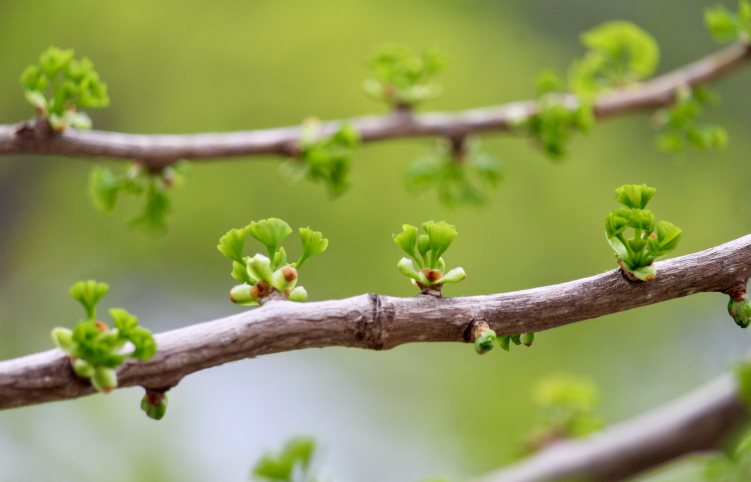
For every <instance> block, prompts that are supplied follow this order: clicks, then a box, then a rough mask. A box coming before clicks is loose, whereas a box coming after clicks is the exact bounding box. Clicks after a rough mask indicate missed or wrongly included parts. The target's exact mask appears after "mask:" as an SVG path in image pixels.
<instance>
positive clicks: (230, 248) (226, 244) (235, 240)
mask: <svg viewBox="0 0 751 482" xmlns="http://www.w3.org/2000/svg"><path fill="white" fill-rule="evenodd" d="M247 237H248V230H247V229H245V228H243V229H231V230H230V231H228V232H227V234H225V235H224V236H222V237H221V238H219V246H217V249H219V251H221V253H222V254H223V255H224V256H226V257H228V258H229V259H231V260H234V261H236V262H237V263H239V264H243V265H244V264H245V261H244V260H243V253H242V252H243V246H245V238H247Z"/></svg>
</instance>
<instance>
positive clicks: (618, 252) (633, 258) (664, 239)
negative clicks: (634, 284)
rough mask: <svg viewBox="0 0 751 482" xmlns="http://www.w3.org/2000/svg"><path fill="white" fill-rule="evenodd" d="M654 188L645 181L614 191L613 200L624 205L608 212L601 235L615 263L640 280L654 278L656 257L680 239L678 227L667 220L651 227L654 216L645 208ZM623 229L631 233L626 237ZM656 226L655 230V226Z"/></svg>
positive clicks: (670, 248) (671, 248)
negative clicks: (613, 256) (630, 236)
mask: <svg viewBox="0 0 751 482" xmlns="http://www.w3.org/2000/svg"><path fill="white" fill-rule="evenodd" d="M656 191H657V189H655V188H652V187H648V186H647V185H646V184H642V185H640V186H638V185H625V186H621V187H619V188H618V189H616V190H615V200H616V201H618V202H619V203H621V204H623V205H624V206H625V207H624V208H620V209H616V210H615V211H613V212H612V213H610V214H608V216H607V218H606V220H605V235H606V236H607V238H608V242H609V243H610V246H612V247H613V249H614V250H615V257H616V258H617V259H618V264H619V265H620V266H621V268H622V269H623V270H624V271H625V272H626V274H627V275H629V277H631V278H634V279H639V280H642V281H652V280H653V279H654V278H655V275H656V272H655V267H654V265H653V264H652V263H653V262H654V260H655V259H656V258H659V257H660V256H665V255H666V254H668V253H669V252H671V251H673V250H674V249H675V248H676V246H678V242H679V241H680V239H681V230H680V229H679V228H677V227H676V226H674V225H673V224H671V223H669V222H667V221H660V222H659V223H657V225H656V226H655V217H654V215H653V214H652V212H651V211H649V210H647V209H645V208H646V206H647V203H648V202H649V200H650V199H651V198H652V196H654V194H655V192H656ZM627 228H633V229H634V236H633V237H632V238H628V239H626V237H625V236H624V233H625V231H626V229H627ZM655 228H656V229H655Z"/></svg>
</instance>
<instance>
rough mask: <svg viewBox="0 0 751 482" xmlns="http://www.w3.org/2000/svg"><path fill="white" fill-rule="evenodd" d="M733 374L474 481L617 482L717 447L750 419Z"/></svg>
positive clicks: (553, 446) (555, 445)
mask: <svg viewBox="0 0 751 482" xmlns="http://www.w3.org/2000/svg"><path fill="white" fill-rule="evenodd" d="M748 417H749V413H748V408H747V407H746V405H745V404H744V403H742V402H741V401H740V400H739V396H738V387H737V384H736V382H735V381H734V380H733V378H732V376H731V375H729V374H728V375H724V376H722V377H720V378H718V379H716V380H714V381H712V382H710V383H708V384H707V385H705V386H703V387H701V388H700V389H698V390H696V391H694V392H692V393H690V394H688V395H686V396H684V397H682V398H679V399H678V400H675V401H673V402H671V403H669V404H667V405H664V406H662V407H660V408H658V409H656V410H654V411H652V412H649V413H646V414H644V415H640V416H638V417H636V418H634V419H631V420H628V421H626V422H623V423H621V424H619V425H615V426H613V427H611V428H608V429H606V430H604V431H602V432H599V433H597V434H595V435H592V436H590V437H588V438H586V439H582V440H573V441H567V442H559V443H556V444H554V445H552V446H550V447H548V448H547V449H544V450H542V451H541V452H538V453H537V454H535V455H534V456H532V457H529V458H528V459H525V460H524V461H522V462H520V463H518V464H515V465H513V466H511V467H508V468H505V469H500V470H497V471H495V472H492V473H490V474H488V475H486V476H484V477H483V478H482V479H481V480H479V481H477V482H552V481H565V480H586V481H587V482H616V481H620V480H625V479H627V478H629V477H632V476H634V475H636V474H639V473H640V472H643V471H644V470H647V469H650V468H653V467H656V466H658V465H660V464H663V463H665V462H669V461H671V460H673V459H676V458H678V457H680V456H683V455H686V454H689V453H693V452H702V451H708V450H713V449H717V448H718V446H719V445H720V444H721V443H722V442H723V441H724V440H726V439H727V437H728V436H729V435H731V434H732V433H733V432H734V431H736V430H738V428H739V427H740V425H741V424H742V423H744V422H746V421H748Z"/></svg>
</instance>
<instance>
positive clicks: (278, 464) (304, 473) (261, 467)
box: [251, 437, 318, 482]
mask: <svg viewBox="0 0 751 482" xmlns="http://www.w3.org/2000/svg"><path fill="white" fill-rule="evenodd" d="M315 449H316V442H315V440H313V439H310V438H306V437H299V438H295V439H292V440H290V441H289V442H288V443H287V444H286V445H285V446H284V448H283V449H282V450H281V452H279V453H278V454H266V455H265V456H264V457H263V458H261V460H259V461H258V463H257V464H256V466H255V467H254V468H253V470H252V472H251V478H252V479H254V480H258V481H262V482H316V481H317V480H318V477H317V476H316V475H315V473H314V472H313V470H312V461H313V455H314V453H315Z"/></svg>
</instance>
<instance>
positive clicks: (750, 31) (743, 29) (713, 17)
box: [704, 0, 751, 43]
mask: <svg viewBox="0 0 751 482" xmlns="http://www.w3.org/2000/svg"><path fill="white" fill-rule="evenodd" d="M704 22H705V23H706V25H707V29H709V32H710V33H711V34H712V36H713V37H714V38H715V40H717V41H718V42H722V43H727V42H735V41H740V42H744V43H749V42H751V2H749V0H740V1H739V2H738V13H732V12H730V11H728V9H727V8H725V6H724V5H719V4H718V5H715V6H714V7H711V8H708V9H707V10H706V11H705V12H704Z"/></svg>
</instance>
